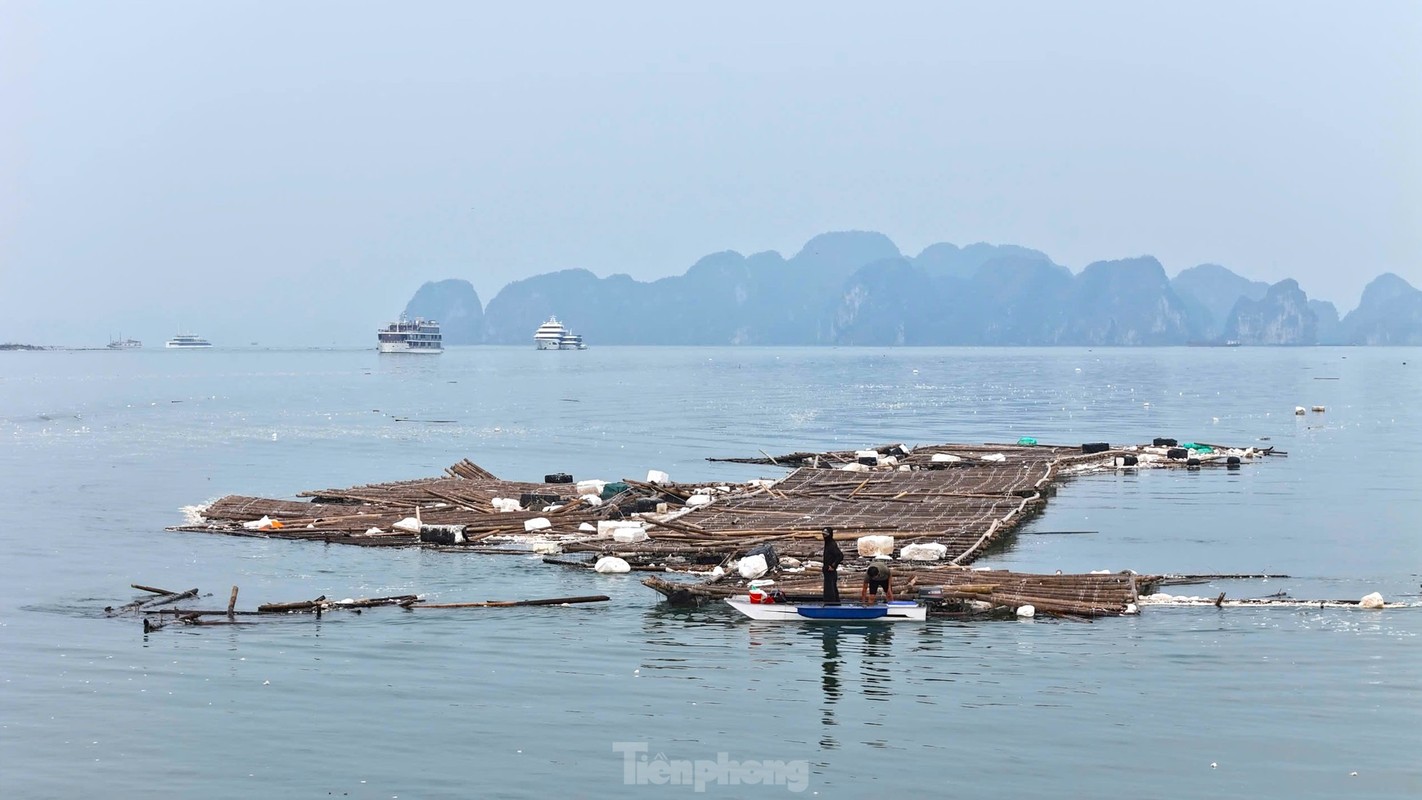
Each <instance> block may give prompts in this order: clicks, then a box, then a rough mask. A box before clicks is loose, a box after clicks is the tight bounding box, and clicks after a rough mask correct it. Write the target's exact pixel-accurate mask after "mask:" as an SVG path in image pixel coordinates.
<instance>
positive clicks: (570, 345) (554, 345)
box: [533, 317, 588, 350]
mask: <svg viewBox="0 0 1422 800" xmlns="http://www.w3.org/2000/svg"><path fill="white" fill-rule="evenodd" d="M533 342H534V344H536V345H538V349H539V350H586V349H588V346H587V345H585V344H583V337H582V336H581V335H579V334H576V333H573V332H572V331H570V330H568V328H567V326H565V325H564V324H563V323H561V322H559V321H558V318H557V317H549V318H548V321H547V322H545V323H543V324H542V325H539V326H538V330H536V331H534V332H533Z"/></svg>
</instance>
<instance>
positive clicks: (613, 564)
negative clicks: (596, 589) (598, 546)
mask: <svg viewBox="0 0 1422 800" xmlns="http://www.w3.org/2000/svg"><path fill="white" fill-rule="evenodd" d="M593 571H594V572H597V573H598V574H600V575H620V574H622V573H624V572H631V571H632V565H631V564H628V563H627V562H626V561H623V560H622V559H620V558H618V557H617V556H603V557H602V558H599V559H598V560H597V563H596V564H594V565H593Z"/></svg>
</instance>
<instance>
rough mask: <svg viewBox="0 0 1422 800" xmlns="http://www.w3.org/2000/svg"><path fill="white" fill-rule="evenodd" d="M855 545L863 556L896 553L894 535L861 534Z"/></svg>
mask: <svg viewBox="0 0 1422 800" xmlns="http://www.w3.org/2000/svg"><path fill="white" fill-rule="evenodd" d="M855 545H856V546H857V547H858V549H859V555H861V556H867V557H872V556H891V555H893V554H894V537H892V536H879V535H875V536H861V537H859V539H858V540H856V542H855Z"/></svg>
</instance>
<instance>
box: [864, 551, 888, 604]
mask: <svg viewBox="0 0 1422 800" xmlns="http://www.w3.org/2000/svg"><path fill="white" fill-rule="evenodd" d="M880 589H883V590H884V601H885V602H888V603H892V602H894V590H893V588H891V587H890V586H889V565H888V564H885V563H883V562H882V561H878V560H876V561H875V562H874V563H873V564H870V565H869V569H867V570H865V571H864V586H863V587H862V588H860V590H859V602H861V603H863V604H864V605H866V606H867V605H869V601H870V600H873V601H874V602H876V603H877V602H879V590H880Z"/></svg>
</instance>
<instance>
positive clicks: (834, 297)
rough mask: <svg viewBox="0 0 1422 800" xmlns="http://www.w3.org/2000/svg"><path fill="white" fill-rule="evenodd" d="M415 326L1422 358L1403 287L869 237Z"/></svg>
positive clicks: (499, 301)
mask: <svg viewBox="0 0 1422 800" xmlns="http://www.w3.org/2000/svg"><path fill="white" fill-rule="evenodd" d="M405 313H406V314H407V315H408V316H411V317H416V316H419V317H425V318H433V319H437V320H439V321H440V323H441V325H442V326H443V330H444V341H445V342H446V343H447V344H481V343H488V344H527V343H530V340H531V339H532V337H533V331H534V329H535V328H537V327H538V325H539V324H540V323H541V322H542V321H543V320H545V319H547V318H548V317H549V315H553V314H556V315H557V316H558V317H559V319H562V320H564V321H565V322H566V323H567V324H568V325H569V326H570V327H573V328H576V329H577V330H578V331H579V332H580V333H583V334H584V336H585V337H586V339H587V341H588V342H589V343H591V344H594V345H610V344H637V345H646V344H668V345H867V346H888V345H1076V346H1115V345H1121V346H1125V345H1157V346H1159V345H1186V344H1226V343H1228V344H1241V345H1316V344H1346V345H1422V291H1420V290H1418V289H1417V288H1415V287H1413V286H1412V285H1411V284H1409V283H1408V282H1407V281H1405V280H1403V279H1402V278H1400V277H1398V276H1397V275H1394V274H1391V273H1385V274H1383V275H1380V276H1378V277H1377V278H1376V279H1374V280H1373V281H1372V282H1371V283H1370V284H1368V286H1367V288H1366V289H1365V290H1364V292H1363V297H1362V301H1361V302H1360V303H1359V305H1358V307H1357V308H1356V309H1354V310H1353V311H1351V312H1350V313H1349V314H1348V315H1347V316H1345V317H1342V318H1341V319H1340V317H1339V315H1338V310H1337V308H1336V307H1335V306H1334V305H1333V304H1332V303H1330V302H1326V301H1321V300H1314V299H1310V298H1309V297H1308V295H1307V294H1306V293H1305V292H1304V291H1303V289H1302V288H1301V287H1300V286H1299V284H1298V282H1297V281H1294V280H1292V279H1289V280H1283V281H1280V282H1278V283H1276V284H1274V285H1272V286H1271V285H1269V284H1266V283H1263V282H1260V281H1251V280H1249V279H1247V278H1244V277H1242V276H1240V275H1237V274H1235V273H1234V272H1232V271H1230V270H1229V269H1227V268H1225V267H1222V266H1219V265H1217V264H1202V265H1200V266H1197V267H1191V268H1190V269H1187V270H1184V271H1183V272H1181V273H1180V274H1178V275H1176V276H1175V277H1174V278H1170V277H1168V276H1167V275H1166V274H1165V269H1164V268H1163V267H1162V266H1161V264H1160V262H1159V261H1157V260H1156V259H1155V258H1153V257H1151V256H1140V257H1137V258H1128V259H1121V260H1116V261H1098V262H1095V263H1093V264H1089V265H1087V267H1086V268H1085V269H1083V270H1082V271H1081V272H1080V273H1076V274H1073V273H1072V272H1071V270H1069V269H1067V268H1066V267H1063V266H1061V265H1059V264H1056V263H1054V262H1053V261H1052V260H1051V259H1050V258H1049V257H1047V255H1046V254H1045V253H1042V252H1040V251H1037V250H1031V249H1028V248H1025V247H1019V246H1016V245H991V244H982V243H979V244H972V245H968V246H966V247H958V246H956V245H953V244H948V243H940V244H935V245H932V246H930V247H927V248H925V249H924V250H923V251H922V252H920V253H919V254H918V255H916V256H906V255H904V254H903V253H901V252H900V251H899V249H898V247H897V246H896V245H895V244H894V243H893V242H892V241H890V240H889V238H888V237H887V236H884V235H883V234H881V233H873V232H866V231H846V232H838V233H825V234H821V235H819V236H816V237H815V238H813V239H811V240H810V241H809V242H808V243H807V244H806V245H805V246H804V248H803V249H801V250H800V252H799V253H797V254H795V255H794V256H793V257H791V258H788V259H787V258H785V257H783V256H781V255H780V254H779V253H777V252H774V251H767V252H764V253H756V254H753V255H750V256H744V255H741V254H740V253H737V252H734V251H725V252H721V253H713V254H711V255H708V256H706V257H704V258H702V259H701V260H700V261H697V262H696V263H695V264H693V265H692V266H691V267H690V268H689V269H688V270H686V272H685V273H683V274H681V275H677V276H674V277H668V278H662V279H660V280H656V281H651V282H643V281H636V280H633V279H632V278H631V277H629V276H627V275H621V274H618V275H611V276H609V277H606V278H599V277H597V276H596V275H594V274H593V273H591V272H588V271H587V270H582V269H570V270H562V271H558V272H550V273H545V274H542V275H536V276H534V277H531V278H526V279H524V280H521V281H515V282H513V283H510V284H509V285H507V286H505V287H504V288H503V289H502V290H501V291H500V292H499V293H498V294H497V295H496V296H495V297H494V298H493V299H492V300H490V301H489V304H488V306H487V307H485V306H483V305H482V304H481V303H480V301H479V296H478V294H477V293H476V292H475V291H474V287H473V286H472V285H470V283H469V282H468V281H466V280H460V279H448V280H441V281H437V282H429V283H426V284H424V285H423V286H421V287H420V289H419V291H417V292H416V293H415V295H414V297H412V298H411V299H410V301H409V303H408V304H407V305H406V307H405Z"/></svg>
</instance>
